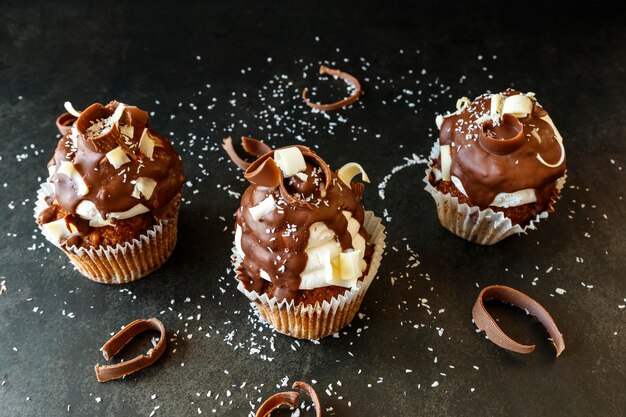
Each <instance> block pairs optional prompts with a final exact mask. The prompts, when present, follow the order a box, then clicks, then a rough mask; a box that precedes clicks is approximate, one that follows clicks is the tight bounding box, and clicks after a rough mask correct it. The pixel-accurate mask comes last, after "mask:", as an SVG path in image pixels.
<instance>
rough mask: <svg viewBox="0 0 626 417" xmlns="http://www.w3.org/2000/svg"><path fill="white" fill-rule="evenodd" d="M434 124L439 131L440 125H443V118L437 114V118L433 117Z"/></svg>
mask: <svg viewBox="0 0 626 417" xmlns="http://www.w3.org/2000/svg"><path fill="white" fill-rule="evenodd" d="M435 124H436V125H437V129H439V130H441V125H442V124H443V116H442V115H440V114H438V115H437V117H435Z"/></svg>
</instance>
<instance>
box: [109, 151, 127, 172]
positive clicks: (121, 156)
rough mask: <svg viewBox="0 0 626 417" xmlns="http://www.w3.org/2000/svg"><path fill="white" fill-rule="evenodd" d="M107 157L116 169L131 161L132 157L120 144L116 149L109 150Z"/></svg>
mask: <svg viewBox="0 0 626 417" xmlns="http://www.w3.org/2000/svg"><path fill="white" fill-rule="evenodd" d="M106 157H107V159H108V160H109V162H110V163H111V165H113V167H114V168H115V169H119V168H120V167H121V166H122V165H124V164H127V163H129V162H130V159H129V158H128V156H127V155H126V152H124V150H123V149H122V147H121V146H118V147H117V148H115V149H111V150H110V151H109V152H107V154H106Z"/></svg>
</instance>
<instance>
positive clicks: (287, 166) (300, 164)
mask: <svg viewBox="0 0 626 417" xmlns="http://www.w3.org/2000/svg"><path fill="white" fill-rule="evenodd" d="M274 161H276V165H278V168H280V170H281V171H282V172H283V175H284V176H285V178H289V177H292V176H294V175H296V174H297V173H298V172H302V171H305V170H306V162H305V161H304V156H302V152H300V149H298V148H296V147H295V146H292V147H290V148H284V149H278V150H277V151H274Z"/></svg>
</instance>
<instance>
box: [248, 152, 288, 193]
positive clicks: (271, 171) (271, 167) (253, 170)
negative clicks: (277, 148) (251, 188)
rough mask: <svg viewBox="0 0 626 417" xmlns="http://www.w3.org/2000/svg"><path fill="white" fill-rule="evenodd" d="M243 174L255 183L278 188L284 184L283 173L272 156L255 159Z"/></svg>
mask: <svg viewBox="0 0 626 417" xmlns="http://www.w3.org/2000/svg"><path fill="white" fill-rule="evenodd" d="M243 176H244V177H245V178H246V179H247V180H248V181H250V182H251V183H253V184H256V185H260V186H263V187H269V188H276V187H278V185H279V184H282V182H283V181H282V180H283V173H282V172H281V171H280V168H278V165H276V162H275V161H274V159H272V158H269V157H268V158H260V159H257V160H256V161H254V162H253V163H252V164H251V165H250V166H249V167H248V169H246V172H245V173H244V174H243Z"/></svg>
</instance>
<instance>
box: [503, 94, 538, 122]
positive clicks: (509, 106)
mask: <svg viewBox="0 0 626 417" xmlns="http://www.w3.org/2000/svg"><path fill="white" fill-rule="evenodd" d="M532 111H533V102H532V100H531V99H530V98H528V97H526V96H525V95H524V94H518V95H516V96H509V97H507V98H506V99H505V100H504V104H503V105H502V114H512V115H513V116H515V117H517V118H518V119H521V118H524V117H526V116H528V115H529V114H530V113H531V112H532Z"/></svg>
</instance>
